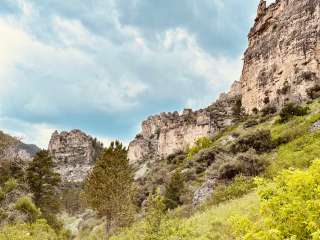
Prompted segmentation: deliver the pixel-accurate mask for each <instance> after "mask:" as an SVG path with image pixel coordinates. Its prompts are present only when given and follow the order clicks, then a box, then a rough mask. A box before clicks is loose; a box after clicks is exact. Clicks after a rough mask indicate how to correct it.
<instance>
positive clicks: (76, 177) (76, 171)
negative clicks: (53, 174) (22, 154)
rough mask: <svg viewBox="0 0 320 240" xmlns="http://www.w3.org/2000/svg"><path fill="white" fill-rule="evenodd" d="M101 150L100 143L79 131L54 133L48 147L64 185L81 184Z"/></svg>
mask: <svg viewBox="0 0 320 240" xmlns="http://www.w3.org/2000/svg"><path fill="white" fill-rule="evenodd" d="M102 148H103V146H102V144H101V143H100V142H98V141H97V140H96V139H93V138H92V137H91V136H89V135H87V134H85V133H83V132H81V131H80V130H72V131H70V132H61V133H59V132H58V131H55V132H54V133H53V134H52V136H51V139H50V142H49V146H48V150H49V152H50V154H51V155H52V156H53V159H54V161H55V163H56V169H57V172H58V173H60V174H61V178H62V181H63V182H65V183H66V182H72V183H80V182H82V181H83V180H84V179H85V177H86V176H87V174H88V172H89V171H90V169H91V168H92V166H93V164H94V162H95V160H96V157H97V156H98V154H99V152H100V151H101V150H102Z"/></svg>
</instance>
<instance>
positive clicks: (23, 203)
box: [15, 197, 41, 222]
mask: <svg viewBox="0 0 320 240" xmlns="http://www.w3.org/2000/svg"><path fill="white" fill-rule="evenodd" d="M15 208H16V209H17V210H19V211H21V212H23V213H24V214H26V215H27V217H28V222H34V221H35V220H36V219H37V218H38V217H39V216H40V214H41V212H40V210H39V209H38V208H37V207H36V206H35V205H34V203H33V202H32V200H31V198H29V197H21V198H19V199H18V200H17V202H16V203H15Z"/></svg>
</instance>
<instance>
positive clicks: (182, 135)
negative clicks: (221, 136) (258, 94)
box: [128, 92, 239, 164]
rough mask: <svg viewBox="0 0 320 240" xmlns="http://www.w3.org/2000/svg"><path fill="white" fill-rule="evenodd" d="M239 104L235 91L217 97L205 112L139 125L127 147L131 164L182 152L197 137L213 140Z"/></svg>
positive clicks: (158, 118) (157, 118) (159, 118)
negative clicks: (136, 133)
mask: <svg viewBox="0 0 320 240" xmlns="http://www.w3.org/2000/svg"><path fill="white" fill-rule="evenodd" d="M238 101H239V96H238V95H237V93H236V92H234V93H229V94H224V95H221V97H220V100H218V101H217V102H215V103H214V104H212V105H210V106H209V107H207V108H205V109H200V110H198V111H192V110H191V109H185V110H184V111H183V112H182V113H178V112H174V113H161V114H160V115H156V116H151V117H149V118H148V119H147V120H146V121H144V122H143V123H142V131H141V133H140V134H138V135H137V136H136V138H135V139H134V140H133V141H132V142H131V143H130V144H129V151H128V157H129V160H130V163H131V164H137V163H138V164H141V163H142V162H145V161H146V160H147V161H148V160H157V159H162V158H166V157H168V156H169V155H170V154H175V153H177V152H180V151H184V150H186V148H187V147H188V146H192V145H193V144H194V142H195V141H196V140H197V139H198V138H200V137H214V136H215V135H216V134H217V133H218V132H219V131H220V130H222V129H224V128H226V127H228V126H231V125H232V123H233V121H234V116H233V107H234V106H235V105H236V103H237V102H238Z"/></svg>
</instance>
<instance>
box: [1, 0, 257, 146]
mask: <svg viewBox="0 0 320 240" xmlns="http://www.w3.org/2000/svg"><path fill="white" fill-rule="evenodd" d="M258 2H259V0H245V1H239V0H161V1H159V0H86V1H84V0H68V1H54V0H41V1H38V0H0V129H1V130H3V131H5V132H7V133H9V134H11V135H14V136H17V137H19V138H22V140H23V141H24V142H26V143H32V144H37V145H38V146H39V147H41V148H47V145H48V142H49V139H50V136H51V134H52V132H53V131H54V130H58V131H63V130H71V129H81V130H83V131H84V132H86V133H88V134H90V135H92V136H94V137H97V138H98V139H99V140H101V141H102V142H104V143H105V144H108V142H110V141H111V140H114V139H119V140H121V141H123V142H124V143H126V144H128V142H130V140H132V139H133V138H134V136H135V135H136V134H137V133H138V132H139V131H140V124H141V122H142V121H143V120H144V119H146V118H147V117H148V116H149V115H153V114H157V113H160V112H169V111H175V110H178V111H180V110H182V109H184V108H193V109H198V108H202V107H206V106H207V105H209V104H210V103H212V102H213V101H214V100H215V99H216V98H217V97H218V96H219V94H220V93H221V92H225V91H227V90H228V88H229V87H230V85H231V84H232V82H233V81H235V80H239V78H240V73H241V69H242V60H241V59H242V56H243V52H244V50H245V49H246V47H247V34H248V32H249V29H250V27H251V26H252V24H253V22H254V18H255V15H256V9H257V5H258Z"/></svg>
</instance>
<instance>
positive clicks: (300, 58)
mask: <svg viewBox="0 0 320 240" xmlns="http://www.w3.org/2000/svg"><path fill="white" fill-rule="evenodd" d="M319 6H320V1H319V0H277V1H276V2H275V3H273V4H271V5H270V6H268V7H267V5H266V2H265V1H261V2H260V4H259V7H258V13H257V17H256V19H255V23H254V26H253V27H252V28H251V30H250V33H249V35H248V38H249V47H248V49H247V50H246V52H245V54H244V67H243V72H242V76H241V92H242V104H243V106H244V107H245V109H246V110H247V112H251V111H252V109H254V108H257V109H258V110H261V109H262V108H263V107H265V106H266V105H267V104H272V105H274V106H276V107H278V108H281V106H283V105H284V104H285V103H286V102H289V101H294V102H302V101H305V100H308V99H309V98H310V93H311V92H312V91H319V89H320V88H319V89H318V86H320V7H319ZM308 92H309V94H308Z"/></svg>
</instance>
